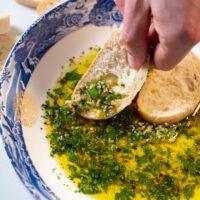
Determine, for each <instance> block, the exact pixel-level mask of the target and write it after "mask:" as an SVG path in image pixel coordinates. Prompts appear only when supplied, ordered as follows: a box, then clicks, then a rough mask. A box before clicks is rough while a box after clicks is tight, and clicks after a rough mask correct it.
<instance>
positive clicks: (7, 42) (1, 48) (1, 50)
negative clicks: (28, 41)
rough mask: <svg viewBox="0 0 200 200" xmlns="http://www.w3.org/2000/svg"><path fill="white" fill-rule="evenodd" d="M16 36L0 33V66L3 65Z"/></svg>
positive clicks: (16, 38)
mask: <svg viewBox="0 0 200 200" xmlns="http://www.w3.org/2000/svg"><path fill="white" fill-rule="evenodd" d="M18 38H19V37H18V36H10V35H9V34H4V35H0V66H1V67H3V65H4V62H5V60H6V58H7V57H8V55H9V53H10V51H11V49H12V48H13V46H14V44H15V43H16V41H17V40H18Z"/></svg>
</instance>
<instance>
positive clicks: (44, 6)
mask: <svg viewBox="0 0 200 200" xmlns="http://www.w3.org/2000/svg"><path fill="white" fill-rule="evenodd" d="M63 1H64V0H41V2H40V3H39V4H38V6H37V12H38V13H39V15H43V14H44V13H45V12H47V11H48V10H50V9H51V8H53V7H54V6H56V5H58V4H59V3H61V2H63Z"/></svg>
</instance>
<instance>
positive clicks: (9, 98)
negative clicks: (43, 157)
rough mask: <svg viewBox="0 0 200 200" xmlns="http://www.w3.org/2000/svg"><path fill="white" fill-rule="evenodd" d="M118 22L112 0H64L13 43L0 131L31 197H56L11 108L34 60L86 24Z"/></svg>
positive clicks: (0, 96) (0, 83)
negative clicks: (31, 155) (36, 165)
mask: <svg viewBox="0 0 200 200" xmlns="http://www.w3.org/2000/svg"><path fill="white" fill-rule="evenodd" d="M121 21H122V16H121V15H120V13H119V11H118V9H117V8H116V6H115V3H114V1H113V0H68V1H66V2H65V3H62V4H61V5H59V6H58V7H56V8H54V9H53V10H51V11H50V12H48V13H47V14H45V15H44V16H43V17H41V18H40V19H39V20H38V21H36V22H35V23H34V24H33V25H32V26H31V27H30V28H29V29H28V30H27V31H26V32H25V33H24V34H23V36H22V37H21V38H20V40H19V41H18V43H17V44H16V45H15V47H14V49H13V51H12V52H11V55H10V57H9V59H8V60H7V63H6V66H5V67H4V69H3V72H2V74H1V77H0V116H1V117H0V119H1V121H0V134H1V135H2V139H3V142H4V144H5V149H6V152H7V154H8V156H9V158H10V160H11V163H12V165H13V167H14V169H15V171H16V173H17V174H18V176H19V178H20V179H21V181H22V182H23V183H24V185H25V186H26V188H27V189H28V190H29V191H30V193H31V194H32V195H33V197H34V198H35V199H45V198H46V199H50V200H54V199H58V198H57V197H56V196H55V194H53V192H52V191H50V189H49V188H48V187H47V185H46V184H45V183H44V181H43V180H42V179H41V177H40V175H39V174H38V172H37V171H36V169H35V167H34V165H33V163H32V161H31V159H30V157H29V154H28V152H27V150H26V146H25V143H24V138H23V133H22V127H21V122H20V120H18V118H17V116H16V112H15V108H14V99H15V96H16V94H19V93H20V92H21V93H22V92H24V91H25V89H26V86H27V84H28V81H29V79H30V77H31V74H32V72H33V71H34V69H35V68H36V66H37V64H38V62H39V61H40V59H41V58H42V57H43V55H44V54H45V52H47V51H48V49H49V48H51V47H52V46H53V45H54V44H56V43H57V42H58V41H59V40H60V39H62V38H63V37H64V36H66V35H68V34H69V33H71V32H73V31H75V30H78V29H79V28H81V27H84V26H86V25H88V24H93V25H95V26H112V25H114V24H119V23H120V22H121Z"/></svg>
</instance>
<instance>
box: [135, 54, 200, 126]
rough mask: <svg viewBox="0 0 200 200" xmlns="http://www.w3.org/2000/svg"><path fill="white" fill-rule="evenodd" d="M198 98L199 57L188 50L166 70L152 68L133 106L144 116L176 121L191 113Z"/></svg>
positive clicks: (199, 87)
mask: <svg viewBox="0 0 200 200" xmlns="http://www.w3.org/2000/svg"><path fill="white" fill-rule="evenodd" d="M199 102H200V60H199V59H198V58H197V57H196V56H195V55H194V54H193V53H192V52H190V53H188V55H186V56H185V58H184V59H183V60H182V61H181V62H180V63H179V64H178V65H177V66H176V67H175V68H173V69H172V70H170V71H159V70H153V71H152V74H151V75H150V76H149V77H148V79H147V81H146V82H145V84H144V85H143V87H142V89H141V91H140V93H139V96H138V99H137V106H138V111H139V113H140V114H141V115H142V116H143V118H144V119H146V120H147V121H150V122H154V123H158V124H161V123H176V122H179V121H181V120H182V119H184V118H186V117H187V116H188V115H191V114H192V113H193V112H194V110H195V108H196V107H197V105H198V104H199Z"/></svg>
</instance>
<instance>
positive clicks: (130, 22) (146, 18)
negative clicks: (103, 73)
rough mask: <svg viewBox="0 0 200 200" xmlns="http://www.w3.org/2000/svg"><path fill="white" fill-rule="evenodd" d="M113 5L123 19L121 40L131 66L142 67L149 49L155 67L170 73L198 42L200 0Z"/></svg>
mask: <svg viewBox="0 0 200 200" xmlns="http://www.w3.org/2000/svg"><path fill="white" fill-rule="evenodd" d="M116 4H117V5H118V8H119V9H120V11H121V13H122V15H123V16H124V22H123V31H122V38H123V40H124V43H125V46H126V49H127V52H128V61H129V64H130V66H131V67H140V66H141V65H142V64H144V62H145V61H146V60H147V56H148V53H149V52H150V50H151V56H152V57H151V59H152V62H153V64H154V66H155V68H158V69H162V70H169V69H171V68H172V67H174V66H175V65H176V64H177V63H178V62H180V61H181V59H182V58H183V57H184V56H185V55H186V54H187V52H188V51H189V50H190V49H191V48H192V47H193V46H194V45H195V44H197V43H198V42H199V41H200V0H116ZM150 47H153V49H152V48H150ZM152 50H153V51H152Z"/></svg>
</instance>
